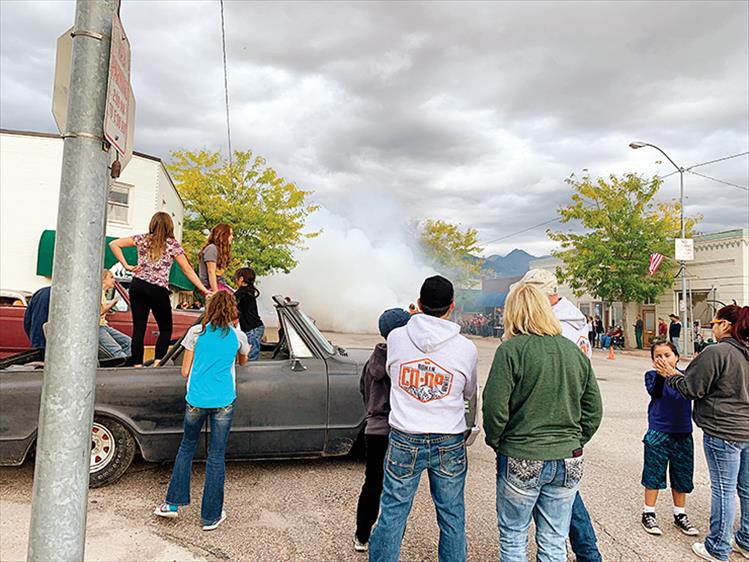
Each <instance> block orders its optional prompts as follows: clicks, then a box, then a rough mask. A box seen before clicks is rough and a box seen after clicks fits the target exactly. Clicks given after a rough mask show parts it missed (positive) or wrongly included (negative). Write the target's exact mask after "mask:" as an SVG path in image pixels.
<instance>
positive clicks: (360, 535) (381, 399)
mask: <svg viewBox="0 0 749 562" xmlns="http://www.w3.org/2000/svg"><path fill="white" fill-rule="evenodd" d="M410 319H411V314H410V313H409V312H407V311H405V310H403V309H402V308H391V309H388V310H386V311H385V312H383V313H382V314H381V315H380V320H379V328H380V334H381V335H382V337H383V338H385V339H387V337H388V334H390V332H391V331H393V330H394V329H395V328H400V327H401V326H405V325H406V324H407V323H408V321H409V320H410ZM386 360H387V344H386V343H378V344H377V346H376V347H375V348H374V351H373V352H372V355H371V356H370V358H369V360H368V361H367V362H366V364H365V365H364V370H363V371H362V375H361V380H360V381H359V390H360V391H361V393H362V396H363V398H364V408H365V410H366V412H367V417H366V422H365V427H364V444H365V447H366V456H367V467H366V469H365V472H364V485H363V486H362V489H361V494H360V495H359V503H358V505H357V506H356V533H355V535H354V550H356V551H357V552H366V551H367V543H368V542H369V535H370V533H371V532H372V526H373V525H374V523H375V521H377V515H378V513H379V510H380V495H381V494H382V479H383V466H384V462H385V453H386V452H387V447H388V434H389V433H390V425H389V424H388V415H389V414H390V377H389V376H388V373H387V367H386Z"/></svg>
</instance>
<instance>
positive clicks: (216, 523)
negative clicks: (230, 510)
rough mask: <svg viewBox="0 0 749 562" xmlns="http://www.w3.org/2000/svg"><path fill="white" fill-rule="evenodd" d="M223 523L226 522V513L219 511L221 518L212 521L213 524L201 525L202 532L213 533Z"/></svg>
mask: <svg viewBox="0 0 749 562" xmlns="http://www.w3.org/2000/svg"><path fill="white" fill-rule="evenodd" d="M224 521H226V511H224V510H221V517H219V520H218V521H214V522H213V523H209V524H208V525H203V530H204V531H213V530H214V529H215V528H216V527H218V526H219V525H221V523H223V522H224Z"/></svg>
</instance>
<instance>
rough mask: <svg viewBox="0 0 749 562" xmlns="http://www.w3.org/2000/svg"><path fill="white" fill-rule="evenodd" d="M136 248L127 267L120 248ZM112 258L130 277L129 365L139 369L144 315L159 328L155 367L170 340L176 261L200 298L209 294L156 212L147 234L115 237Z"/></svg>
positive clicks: (168, 224) (169, 225)
mask: <svg viewBox="0 0 749 562" xmlns="http://www.w3.org/2000/svg"><path fill="white" fill-rule="evenodd" d="M133 246H135V247H136V248H137V249H138V265H130V264H129V263H128V262H127V260H126V259H125V255H124V254H123V253H122V249H123V248H130V247H133ZM109 248H110V249H111V250H112V253H113V254H114V257H116V258H117V260H118V261H119V262H120V263H121V264H122V267H124V268H125V269H126V270H127V271H130V272H132V273H133V274H134V277H133V281H132V283H131V284H130V310H131V313H132V316H133V341H132V363H133V365H134V366H135V367H142V366H143V340H144V339H145V336H146V325H147V324H148V314H149V312H150V313H153V317H154V319H155V320H156V324H157V325H158V327H159V337H158V339H157V340H156V352H155V355H154V357H155V359H156V361H155V364H156V365H158V363H159V360H160V359H161V358H162V357H164V355H166V352H167V350H168V349H169V342H170V341H171V339H172V304H171V301H170V300H169V296H170V292H169V271H170V270H171V268H172V263H174V261H175V260H176V262H177V264H178V265H179V267H180V269H182V272H183V273H184V274H185V276H187V278H188V279H189V280H190V281H192V283H193V284H194V285H195V286H196V287H197V288H198V290H199V291H200V292H201V293H203V294H204V295H207V294H209V293H210V292H209V291H208V289H206V287H205V285H203V283H202V282H201V281H200V279H198V276H197V275H195V272H194V271H193V269H192V267H190V262H188V261H187V258H186V257H185V251H184V250H183V249H182V246H180V244H179V242H177V240H175V238H174V223H173V222H172V217H170V216H169V214H167V213H163V212H159V213H156V214H155V215H154V216H153V217H152V218H151V223H150V224H149V225H148V233H147V234H136V235H135V236H128V237H126V238H118V239H117V240H112V241H111V242H110V243H109Z"/></svg>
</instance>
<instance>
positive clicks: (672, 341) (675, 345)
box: [671, 338, 681, 353]
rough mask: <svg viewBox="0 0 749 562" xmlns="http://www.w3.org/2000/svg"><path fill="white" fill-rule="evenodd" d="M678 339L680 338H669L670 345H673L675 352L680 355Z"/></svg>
mask: <svg viewBox="0 0 749 562" xmlns="http://www.w3.org/2000/svg"><path fill="white" fill-rule="evenodd" d="M679 339H680V338H671V343H672V344H674V347H675V348H676V351H677V352H678V353H681V346H680V345H679Z"/></svg>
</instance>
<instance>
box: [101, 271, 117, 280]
mask: <svg viewBox="0 0 749 562" xmlns="http://www.w3.org/2000/svg"><path fill="white" fill-rule="evenodd" d="M107 277H114V273H112V270H111V269H102V271H101V280H102V281H104V280H106V279H107Z"/></svg>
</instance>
